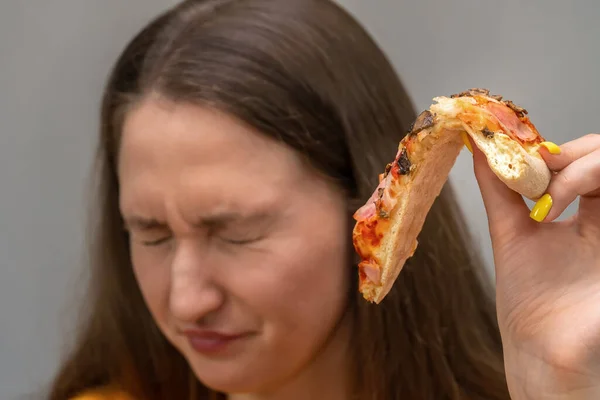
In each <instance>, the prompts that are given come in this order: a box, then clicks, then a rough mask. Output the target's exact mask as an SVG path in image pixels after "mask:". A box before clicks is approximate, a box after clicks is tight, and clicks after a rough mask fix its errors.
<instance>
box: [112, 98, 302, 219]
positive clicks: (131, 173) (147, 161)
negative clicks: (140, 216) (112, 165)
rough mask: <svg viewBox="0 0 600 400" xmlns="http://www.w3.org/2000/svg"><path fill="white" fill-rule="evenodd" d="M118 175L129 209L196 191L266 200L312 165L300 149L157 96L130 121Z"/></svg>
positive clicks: (201, 109)
mask: <svg viewBox="0 0 600 400" xmlns="http://www.w3.org/2000/svg"><path fill="white" fill-rule="evenodd" d="M118 173H119V183H120V186H121V190H120V192H121V205H122V206H124V208H125V209H127V208H129V206H131V205H132V204H139V203H140V202H149V201H151V200H152V199H156V198H157V196H158V197H164V196H166V195H169V196H171V197H173V198H181V197H186V196H187V197H189V196H190V195H191V194H192V193H193V194H201V195H208V194H210V195H213V196H217V197H218V196H221V197H223V196H224V195H228V196H229V197H236V196H237V197H243V196H244V194H245V195H246V197H249V198H256V199H260V198H261V197H266V196H269V195H271V196H273V195H274V194H275V193H274V192H276V191H277V190H282V189H285V188H286V187H290V185H292V184H294V185H301V184H302V182H304V181H306V179H305V178H306V177H307V175H308V169H307V168H306V167H305V166H304V165H303V163H302V162H301V161H300V158H299V157H298V155H297V154H296V152H295V151H294V150H293V149H291V148H288V146H286V145H284V144H283V143H280V142H277V141H275V140H274V139H271V138H269V137H267V136H265V135H263V134H261V133H259V132H257V131H255V130H254V129H252V128H251V127H249V126H248V125H246V124H244V123H242V122H241V121H239V120H237V119H235V118H233V117H231V116H229V115H227V114H225V113H222V112H219V111H217V110H214V109H210V108H206V107H200V106H196V105H191V104H176V103H171V102H168V101H165V100H159V99H152V100H147V101H145V102H143V103H141V104H140V105H138V106H137V107H136V108H134V109H133V110H131V111H130V112H129V114H128V115H127V117H126V119H125V123H124V126H123V135H122V139H121V149H120V152H119V165H118ZM205 197H207V196H205ZM221 200H223V199H222V198H221Z"/></svg>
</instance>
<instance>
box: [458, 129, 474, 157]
mask: <svg viewBox="0 0 600 400" xmlns="http://www.w3.org/2000/svg"><path fill="white" fill-rule="evenodd" d="M460 136H461V137H462V140H463V142H465V146H466V147H467V149H469V151H470V152H471V154H473V147H472V146H471V142H470V141H469V136H467V134H466V133H465V132H461V133H460Z"/></svg>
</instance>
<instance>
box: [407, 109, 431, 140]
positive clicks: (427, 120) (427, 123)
mask: <svg viewBox="0 0 600 400" xmlns="http://www.w3.org/2000/svg"><path fill="white" fill-rule="evenodd" d="M433 125H434V115H433V114H432V113H431V111H429V110H425V111H423V112H422V113H421V114H419V116H418V117H417V119H416V120H415V121H414V122H413V123H412V125H411V126H410V132H409V133H410V135H416V134H417V133H419V132H421V131H422V130H423V129H427V128H431V127H432V126H433Z"/></svg>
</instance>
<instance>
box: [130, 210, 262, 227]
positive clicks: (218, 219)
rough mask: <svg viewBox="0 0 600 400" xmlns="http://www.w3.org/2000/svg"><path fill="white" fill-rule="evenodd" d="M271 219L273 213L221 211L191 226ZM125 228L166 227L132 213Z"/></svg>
mask: <svg viewBox="0 0 600 400" xmlns="http://www.w3.org/2000/svg"><path fill="white" fill-rule="evenodd" d="M272 219H273V214H271V213H268V212H264V211H263V212H257V213H252V214H242V213H239V212H223V213H217V214H214V215H207V216H204V217H201V218H199V219H198V220H197V221H196V222H195V223H194V224H193V226H195V227H210V228H215V227H217V228H218V227H222V226H224V225H226V224H228V223H232V222H244V223H254V222H266V221H270V220H272ZM124 225H125V228H126V229H128V230H129V229H139V230H151V229H164V228H166V227H167V224H166V223H165V222H161V221H158V220H156V219H154V218H146V217H143V216H139V215H133V216H131V217H127V218H125V220H124Z"/></svg>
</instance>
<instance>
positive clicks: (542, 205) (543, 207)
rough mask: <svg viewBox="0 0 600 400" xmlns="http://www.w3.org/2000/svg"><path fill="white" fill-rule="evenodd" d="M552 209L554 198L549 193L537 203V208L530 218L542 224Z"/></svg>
mask: <svg viewBox="0 0 600 400" xmlns="http://www.w3.org/2000/svg"><path fill="white" fill-rule="evenodd" d="M551 208H552V196H550V195H549V194H548V193H546V194H545V195H543V196H542V197H540V199H539V200H538V201H537V203H535V206H533V208H532V209H531V213H530V214H529V216H530V217H531V219H533V220H534V221H537V222H542V221H543V220H544V219H545V218H546V217H547V216H548V213H549V212H550V209H551Z"/></svg>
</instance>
